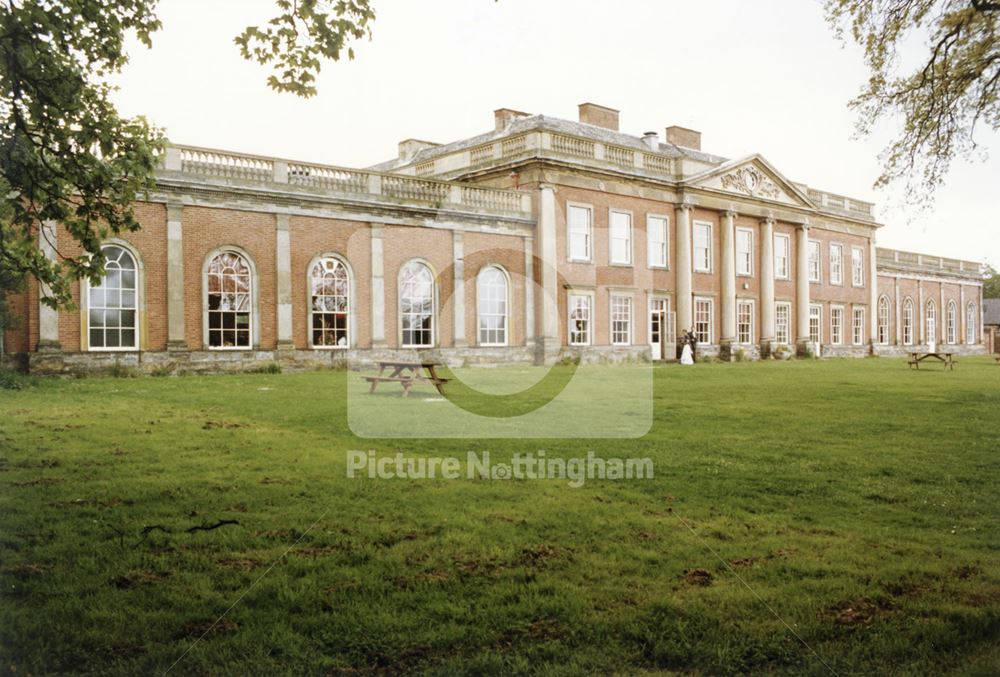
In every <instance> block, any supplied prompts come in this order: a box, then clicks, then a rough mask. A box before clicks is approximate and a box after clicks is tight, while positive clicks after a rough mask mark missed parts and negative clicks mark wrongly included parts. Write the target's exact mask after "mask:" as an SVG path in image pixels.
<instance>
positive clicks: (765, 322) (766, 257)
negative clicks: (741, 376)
mask: <svg viewBox="0 0 1000 677" xmlns="http://www.w3.org/2000/svg"><path fill="white" fill-rule="evenodd" d="M774 343H775V332H774V219H772V218H765V219H761V221H760V356H761V357H762V358H767V357H770V356H771V353H772V352H773V351H774Z"/></svg>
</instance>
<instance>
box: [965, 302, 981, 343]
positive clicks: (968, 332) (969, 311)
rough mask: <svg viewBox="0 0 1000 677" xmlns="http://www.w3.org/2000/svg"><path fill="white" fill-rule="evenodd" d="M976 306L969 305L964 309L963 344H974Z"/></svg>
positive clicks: (973, 304)
mask: <svg viewBox="0 0 1000 677" xmlns="http://www.w3.org/2000/svg"><path fill="white" fill-rule="evenodd" d="M978 314H979V313H977V312H976V304H975V303H970V304H969V305H968V306H966V308H965V342H966V343H976V316H977V315H978Z"/></svg>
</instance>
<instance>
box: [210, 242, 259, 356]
mask: <svg viewBox="0 0 1000 677" xmlns="http://www.w3.org/2000/svg"><path fill="white" fill-rule="evenodd" d="M206 277H207V280H206V288H207V290H208V299H207V302H208V308H207V310H208V347H209V348H223V349H225V348H230V349H233V348H250V347H251V346H252V345H253V329H252V328H253V322H252V319H251V312H252V309H253V297H252V293H253V289H252V288H251V287H252V284H253V279H252V275H251V272H250V264H249V263H247V260H246V259H245V258H243V256H241V255H240V254H237V253H236V252H232V251H225V252H222V253H220V254H218V255H217V256H215V257H214V258H213V259H212V260H211V261H209V264H208V269H207V272H206Z"/></svg>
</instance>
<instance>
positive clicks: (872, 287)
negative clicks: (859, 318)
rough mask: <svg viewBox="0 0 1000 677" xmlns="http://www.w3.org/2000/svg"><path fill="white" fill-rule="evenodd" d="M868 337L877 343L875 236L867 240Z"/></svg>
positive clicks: (872, 343) (873, 343) (873, 342)
mask: <svg viewBox="0 0 1000 677" xmlns="http://www.w3.org/2000/svg"><path fill="white" fill-rule="evenodd" d="M868 338H869V340H870V342H871V345H872V346H874V345H875V344H877V343H878V268H877V266H876V265H875V238H872V239H870V240H868ZM872 352H874V348H873V349H872Z"/></svg>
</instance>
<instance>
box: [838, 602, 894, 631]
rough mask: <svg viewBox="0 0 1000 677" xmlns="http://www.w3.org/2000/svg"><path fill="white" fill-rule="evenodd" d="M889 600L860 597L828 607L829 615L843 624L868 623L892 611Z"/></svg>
mask: <svg viewBox="0 0 1000 677" xmlns="http://www.w3.org/2000/svg"><path fill="white" fill-rule="evenodd" d="M892 609H893V607H892V604H890V603H889V602H887V601H884V600H873V599H871V598H870V597H859V598H857V599H852V600H847V601H844V602H839V603H837V604H834V605H833V606H832V607H830V608H829V609H827V615H829V616H831V617H833V619H834V620H835V621H837V622H838V623H841V624H843V625H868V624H869V623H871V622H872V621H874V620H876V619H878V618H881V617H883V616H885V615H886V614H888V613H889V612H890V611H892Z"/></svg>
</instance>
